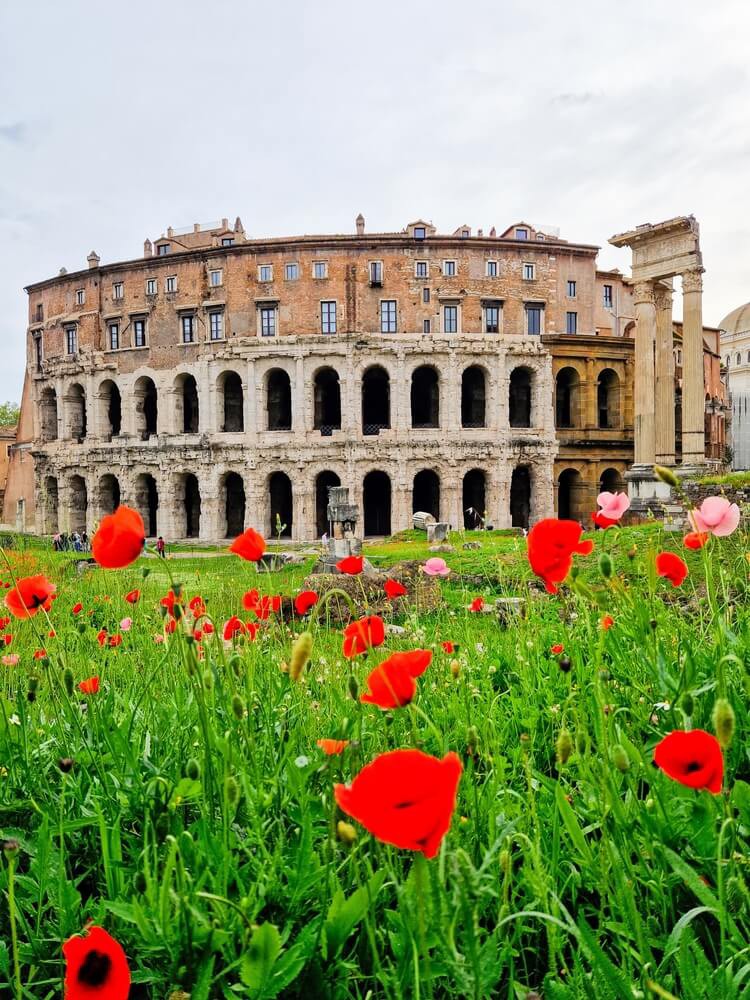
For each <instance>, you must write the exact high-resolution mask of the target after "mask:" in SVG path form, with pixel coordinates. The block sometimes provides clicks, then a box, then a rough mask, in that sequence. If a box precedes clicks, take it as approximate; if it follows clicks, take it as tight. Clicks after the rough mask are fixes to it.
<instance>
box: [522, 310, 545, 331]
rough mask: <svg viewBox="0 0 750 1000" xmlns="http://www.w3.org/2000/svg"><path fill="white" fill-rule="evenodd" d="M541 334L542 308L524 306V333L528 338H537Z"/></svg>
mask: <svg viewBox="0 0 750 1000" xmlns="http://www.w3.org/2000/svg"><path fill="white" fill-rule="evenodd" d="M541 332H542V307H541V306H538V305H530V306H526V333H527V334H529V335H530V336H538V335H539V334H541Z"/></svg>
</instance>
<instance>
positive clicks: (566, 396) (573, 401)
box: [555, 366, 581, 428]
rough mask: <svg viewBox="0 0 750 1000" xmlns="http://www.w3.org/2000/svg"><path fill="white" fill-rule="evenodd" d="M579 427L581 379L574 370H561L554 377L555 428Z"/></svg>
mask: <svg viewBox="0 0 750 1000" xmlns="http://www.w3.org/2000/svg"><path fill="white" fill-rule="evenodd" d="M580 426H581V377H580V375H579V374H578V372H577V370H576V369H575V368H572V367H570V366H566V367H565V368H561V369H560V371H559V372H558V373H557V376H556V377H555V427H563V428H565V427H580Z"/></svg>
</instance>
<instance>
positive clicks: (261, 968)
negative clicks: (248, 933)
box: [240, 923, 281, 997]
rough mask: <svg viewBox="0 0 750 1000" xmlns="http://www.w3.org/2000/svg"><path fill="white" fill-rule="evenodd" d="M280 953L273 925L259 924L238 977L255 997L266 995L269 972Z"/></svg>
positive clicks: (279, 940)
mask: <svg viewBox="0 0 750 1000" xmlns="http://www.w3.org/2000/svg"><path fill="white" fill-rule="evenodd" d="M280 951H281V936H280V935H279V932H278V931H277V929H276V928H275V927H274V926H273V924H269V923H265V924H261V925H260V927H258V928H257V930H256V931H255V933H254V934H253V936H252V937H251V938H250V944H249V945H248V949H247V951H246V952H245V955H244V956H243V959H242V968H241V971H240V975H241V977H242V982H243V983H244V984H245V986H249V987H250V990H251V991H252V994H253V995H254V996H255V997H263V996H265V995H266V993H265V989H266V986H267V985H268V983H269V981H270V976H271V970H272V969H273V965H274V962H275V961H276V959H277V958H278V955H279V952H280Z"/></svg>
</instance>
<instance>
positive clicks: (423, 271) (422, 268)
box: [414, 260, 430, 278]
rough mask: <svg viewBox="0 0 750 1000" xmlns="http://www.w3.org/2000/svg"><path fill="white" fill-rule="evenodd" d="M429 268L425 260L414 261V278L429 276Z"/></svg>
mask: <svg viewBox="0 0 750 1000" xmlns="http://www.w3.org/2000/svg"><path fill="white" fill-rule="evenodd" d="M429 276H430V268H429V264H428V263H427V261H426V260H418V261H415V263H414V277H415V278H429Z"/></svg>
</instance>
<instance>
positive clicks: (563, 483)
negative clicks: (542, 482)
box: [557, 468, 590, 521]
mask: <svg viewBox="0 0 750 1000" xmlns="http://www.w3.org/2000/svg"><path fill="white" fill-rule="evenodd" d="M585 495H586V484H585V483H584V481H583V478H582V476H581V473H580V472H579V471H578V469H573V468H570V469H563V470H562V472H561V473H560V475H559V476H558V477H557V516H558V517H559V518H560V519H561V520H564V521H583V519H584V518H585V516H586V513H587V511H586V510H585V503H584V501H585ZM588 513H590V511H589V512H588Z"/></svg>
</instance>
